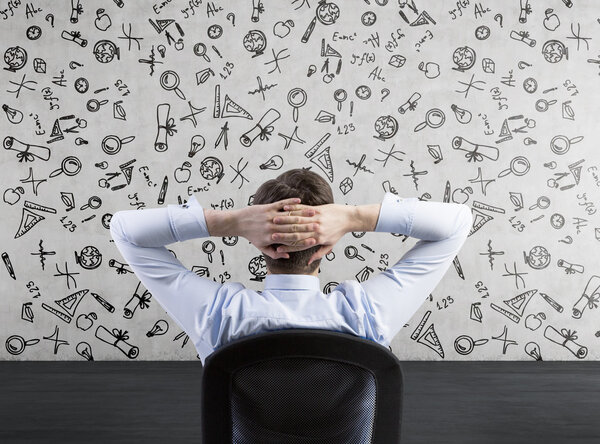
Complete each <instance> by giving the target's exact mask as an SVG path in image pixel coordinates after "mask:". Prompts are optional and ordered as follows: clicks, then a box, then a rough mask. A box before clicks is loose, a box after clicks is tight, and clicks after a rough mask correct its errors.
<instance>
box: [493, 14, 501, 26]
mask: <svg viewBox="0 0 600 444" xmlns="http://www.w3.org/2000/svg"><path fill="white" fill-rule="evenodd" d="M494 21H496V22H498V23H500V27H501V28H502V14H496V15H495V16H494Z"/></svg>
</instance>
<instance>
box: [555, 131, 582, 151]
mask: <svg viewBox="0 0 600 444" xmlns="http://www.w3.org/2000/svg"><path fill="white" fill-rule="evenodd" d="M582 140H583V136H577V137H573V138H572V139H569V138H568V137H567V136H563V135H560V134H559V135H558V136H554V137H553V138H552V140H551V141H550V149H551V150H552V152H553V153H554V154H565V153H566V152H567V151H569V148H571V144H575V143H577V142H581V141H582Z"/></svg>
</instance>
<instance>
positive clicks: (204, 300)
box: [110, 196, 222, 345]
mask: <svg viewBox="0 0 600 444" xmlns="http://www.w3.org/2000/svg"><path fill="white" fill-rule="evenodd" d="M110 233H111V236H112V238H113V240H114V242H115V245H116V246H117V248H118V250H119V251H120V253H121V255H122V256H123V258H124V259H125V261H127V263H128V264H129V266H130V267H131V269H132V270H133V272H134V273H135V274H136V276H137V277H138V279H139V280H140V281H141V282H142V284H143V285H144V286H145V287H146V289H147V290H148V291H149V292H150V293H151V294H152V296H153V297H154V298H155V299H156V300H157V301H158V302H159V303H160V305H161V306H162V307H163V308H164V309H165V310H166V311H167V313H168V314H169V316H171V317H172V318H173V319H174V320H175V321H176V322H177V324H178V325H179V326H180V327H181V328H182V329H183V330H184V331H185V332H186V333H187V334H188V336H189V337H190V339H192V341H193V342H194V344H195V345H197V343H198V342H199V341H200V337H201V335H202V333H203V331H205V329H207V328H208V327H209V326H210V324H211V315H212V314H213V313H212V309H213V307H214V306H215V300H216V296H217V293H218V292H219V289H220V288H221V286H222V284H219V283H217V282H215V281H212V280H210V279H207V278H203V277H200V276H198V275H197V274H195V273H194V272H192V271H191V270H189V269H187V268H186V267H185V266H184V265H183V264H182V263H181V262H180V261H179V260H178V259H177V258H176V257H175V256H174V255H173V254H172V253H171V252H170V251H169V250H167V248H166V247H165V245H168V244H171V243H174V242H182V241H184V240H188V239H192V238H198V237H208V236H210V234H209V232H208V229H207V225H206V219H205V217H204V210H203V208H202V206H201V205H200V204H199V203H198V201H197V200H196V197H195V196H192V197H191V198H190V199H189V200H188V202H187V203H186V204H182V205H168V206H167V207H166V208H150V209H143V210H125V211H117V212H116V213H115V214H113V216H112V218H111V221H110Z"/></svg>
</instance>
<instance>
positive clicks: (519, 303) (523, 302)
mask: <svg viewBox="0 0 600 444" xmlns="http://www.w3.org/2000/svg"><path fill="white" fill-rule="evenodd" d="M536 293H537V290H536V289H533V290H528V291H526V292H524V293H521V294H518V295H516V296H515V297H514V298H511V299H507V300H505V301H504V303H505V304H506V305H508V306H509V307H510V308H512V309H513V310H514V311H515V313H517V314H518V315H519V316H523V313H524V312H525V307H526V306H527V304H528V303H529V301H530V300H531V297H532V296H533V295H534V294H536Z"/></svg>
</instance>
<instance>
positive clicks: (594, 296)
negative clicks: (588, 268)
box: [573, 275, 600, 319]
mask: <svg viewBox="0 0 600 444" xmlns="http://www.w3.org/2000/svg"><path fill="white" fill-rule="evenodd" d="M599 302H600V276H595V275H594V276H592V277H591V278H590V280H589V281H588V283H587V285H586V286H585V289H584V290H583V294H582V295H581V297H580V298H579V300H578V301H577V302H576V303H575V305H574V306H573V317H574V318H575V319H579V318H581V315H583V311H584V310H585V308H586V307H588V308H590V309H594V308H597V307H598V303H599Z"/></svg>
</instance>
